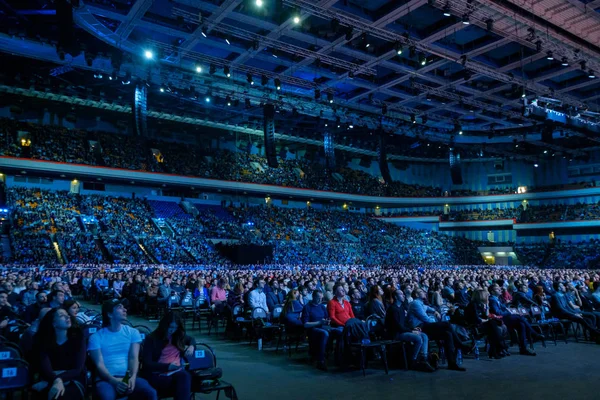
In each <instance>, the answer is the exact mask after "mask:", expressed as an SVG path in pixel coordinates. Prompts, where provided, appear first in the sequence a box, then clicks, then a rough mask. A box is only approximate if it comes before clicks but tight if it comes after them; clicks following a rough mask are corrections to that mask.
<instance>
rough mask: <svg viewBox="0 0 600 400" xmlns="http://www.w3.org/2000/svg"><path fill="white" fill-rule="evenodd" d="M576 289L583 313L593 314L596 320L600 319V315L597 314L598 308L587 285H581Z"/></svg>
mask: <svg viewBox="0 0 600 400" xmlns="http://www.w3.org/2000/svg"><path fill="white" fill-rule="evenodd" d="M575 289H576V290H577V293H578V295H579V300H580V301H581V309H582V310H583V311H587V312H591V313H593V314H594V315H595V316H596V319H598V318H600V313H598V312H597V310H598V308H597V307H596V305H595V304H594V301H593V300H592V296H591V293H590V291H589V290H588V287H587V285H585V284H579V285H577V287H576V288H575Z"/></svg>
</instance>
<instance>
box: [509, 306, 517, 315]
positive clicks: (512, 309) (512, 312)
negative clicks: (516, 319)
mask: <svg viewBox="0 0 600 400" xmlns="http://www.w3.org/2000/svg"><path fill="white" fill-rule="evenodd" d="M508 311H509V312H510V313H511V314H513V315H519V310H518V309H516V308H514V307H509V308H508Z"/></svg>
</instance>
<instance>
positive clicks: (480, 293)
mask: <svg viewBox="0 0 600 400" xmlns="http://www.w3.org/2000/svg"><path fill="white" fill-rule="evenodd" d="M488 296H489V295H488V292H487V291H486V290H484V289H476V290H474V291H473V294H472V297H471V302H470V303H469V305H468V306H467V308H466V309H465V319H466V320H467V322H469V323H470V324H472V325H475V326H476V327H478V328H479V329H480V330H482V331H483V332H484V333H485V334H486V335H487V337H488V344H489V348H488V355H489V357H490V358H502V357H505V356H507V355H509V354H508V351H507V349H508V346H506V343H505V342H504V338H503V336H504V332H505V329H506V328H505V327H504V323H503V322H502V316H496V315H494V314H490V310H489V301H488V299H489V297H488Z"/></svg>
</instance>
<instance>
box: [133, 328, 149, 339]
mask: <svg viewBox="0 0 600 400" xmlns="http://www.w3.org/2000/svg"><path fill="white" fill-rule="evenodd" d="M134 328H135V329H137V330H138V332H139V333H140V335H141V336H142V340H145V339H146V336H148V335H149V334H150V333H152V330H151V329H150V328H148V327H147V326H146V325H136V326H134Z"/></svg>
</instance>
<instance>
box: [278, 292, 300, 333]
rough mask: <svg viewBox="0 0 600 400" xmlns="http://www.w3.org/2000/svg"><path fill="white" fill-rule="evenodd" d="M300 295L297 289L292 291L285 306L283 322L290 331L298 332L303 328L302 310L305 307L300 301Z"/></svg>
mask: <svg viewBox="0 0 600 400" xmlns="http://www.w3.org/2000/svg"><path fill="white" fill-rule="evenodd" d="M299 296H300V293H299V292H298V290H297V289H292V290H290V292H289V293H288V295H287V298H286V300H285V304H284V306H283V313H282V321H283V323H284V324H285V326H286V328H287V329H288V330H298V329H300V328H302V326H303V324H302V309H303V308H304V306H303V305H302V304H301V303H300V301H299V300H298V298H299Z"/></svg>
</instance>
